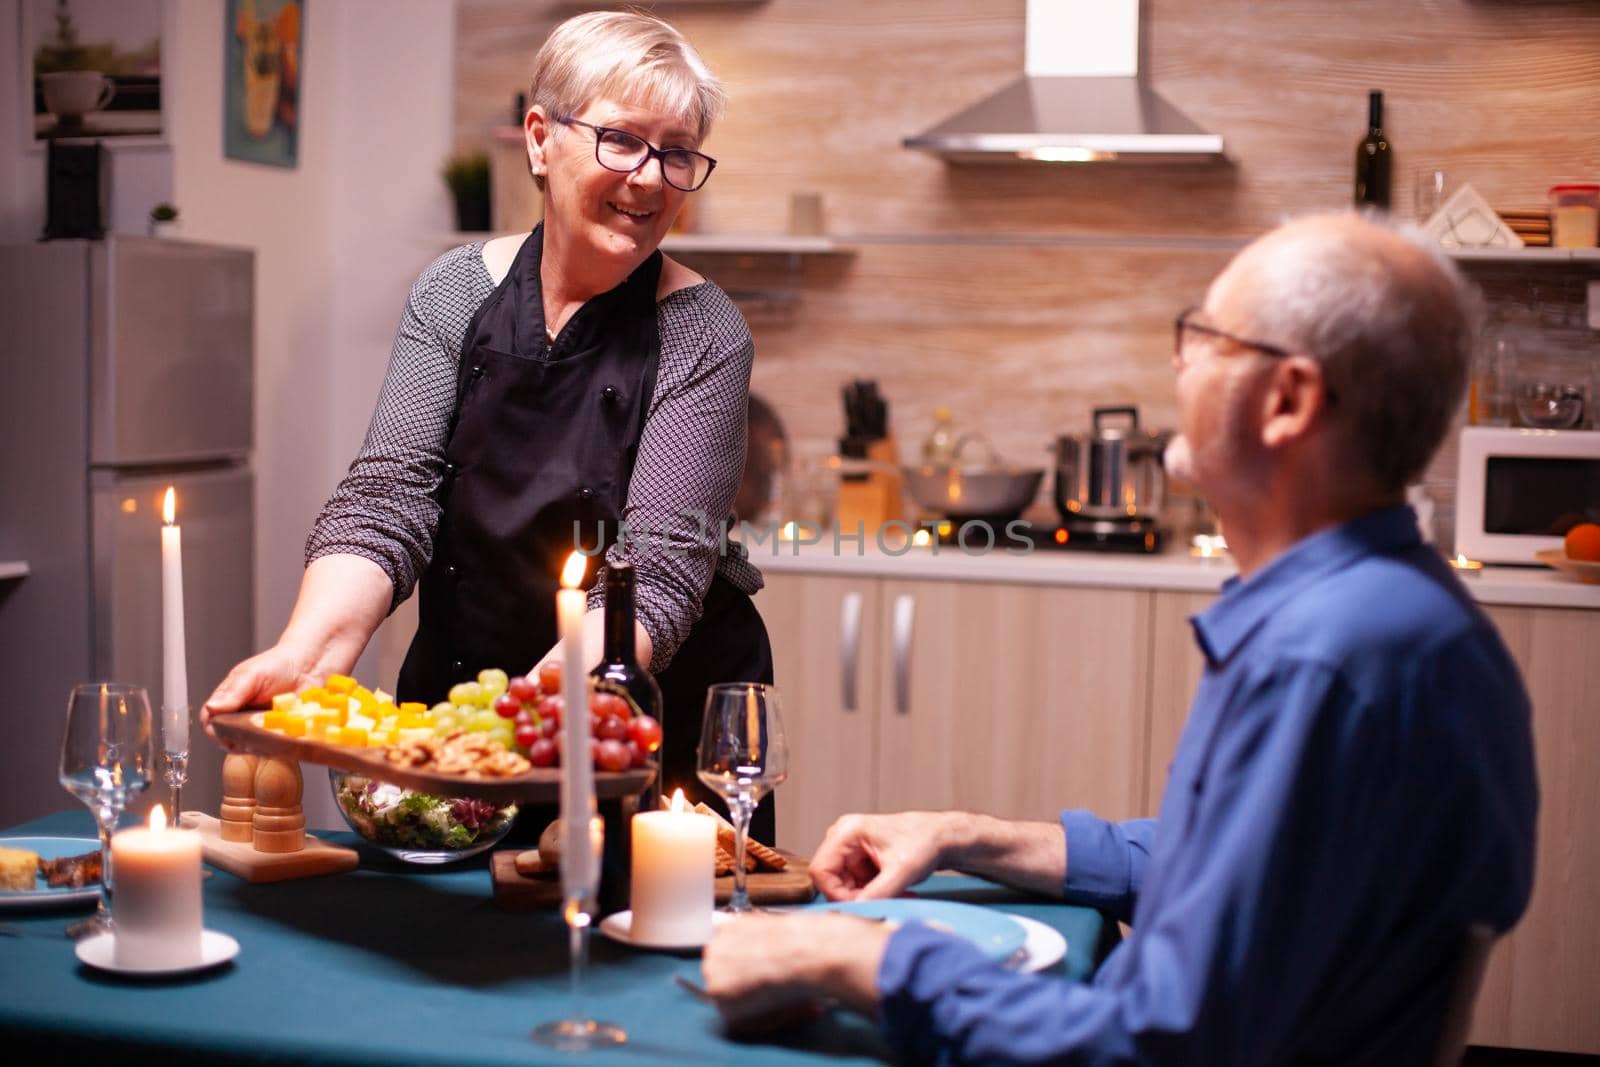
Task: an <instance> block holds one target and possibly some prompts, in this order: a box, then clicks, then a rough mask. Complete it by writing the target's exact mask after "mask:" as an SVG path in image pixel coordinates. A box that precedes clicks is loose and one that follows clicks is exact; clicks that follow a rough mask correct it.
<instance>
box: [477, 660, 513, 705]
mask: <svg viewBox="0 0 1600 1067" xmlns="http://www.w3.org/2000/svg"><path fill="white" fill-rule="evenodd" d="M478 684H479V685H481V686H482V687H483V691H484V692H485V693H487V694H488V695H489V699H488V701H486V703H489V704H493V703H494V698H495V697H497V696H499V695H500V694H501V693H504V692H505V691H506V687H507V686H509V685H510V684H511V679H510V678H509V677H507V676H506V672H505V671H503V670H501V669H500V668H498V667H486V668H484V669H483V670H481V671H479V672H478Z"/></svg>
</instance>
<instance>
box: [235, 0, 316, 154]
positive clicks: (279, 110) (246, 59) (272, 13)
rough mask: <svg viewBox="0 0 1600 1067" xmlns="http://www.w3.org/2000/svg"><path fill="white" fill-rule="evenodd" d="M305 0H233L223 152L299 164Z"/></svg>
mask: <svg viewBox="0 0 1600 1067" xmlns="http://www.w3.org/2000/svg"><path fill="white" fill-rule="evenodd" d="M304 25H305V2H304V0H228V12H227V20H226V22H225V23H224V26H223V34H224V36H225V38H226V40H225V41H224V43H223V73H222V80H223V108H222V152H223V155H225V156H226V157H227V158H229V159H240V160H244V161H246V162H249V163H265V164H268V165H270V166H274V167H294V166H295V165H296V163H297V162H298V161H299V149H300V77H301V65H300V57H301V29H302V27H303V26H304Z"/></svg>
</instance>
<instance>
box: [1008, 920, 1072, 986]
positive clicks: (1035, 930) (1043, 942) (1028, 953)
mask: <svg viewBox="0 0 1600 1067" xmlns="http://www.w3.org/2000/svg"><path fill="white" fill-rule="evenodd" d="M1006 914H1007V915H1008V916H1009V917H1010V918H1011V919H1013V920H1015V921H1016V923H1017V924H1018V925H1019V926H1021V927H1022V928H1023V930H1025V931H1027V934H1028V940H1026V941H1024V942H1023V943H1022V953H1023V956H1022V958H1021V959H1020V960H1018V961H1017V963H1016V964H1015V965H1014V967H1013V969H1014V970H1018V971H1022V972H1024V973H1026V974H1033V973H1034V972H1035V971H1042V970H1044V969H1045V968H1047V967H1054V966H1055V965H1056V964H1058V963H1060V962H1061V961H1062V960H1064V959H1066V958H1067V939H1066V938H1065V937H1062V936H1061V931H1060V930H1057V929H1056V928H1055V927H1053V926H1047V925H1045V924H1044V923H1042V922H1040V921H1039V920H1038V919H1030V918H1028V917H1027V916H1026V915H1012V914H1011V913H1010V912H1007V913H1006Z"/></svg>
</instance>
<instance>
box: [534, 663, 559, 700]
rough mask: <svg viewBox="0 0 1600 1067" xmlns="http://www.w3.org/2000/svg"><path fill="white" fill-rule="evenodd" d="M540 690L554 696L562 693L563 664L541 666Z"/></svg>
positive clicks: (544, 664)
mask: <svg viewBox="0 0 1600 1067" xmlns="http://www.w3.org/2000/svg"><path fill="white" fill-rule="evenodd" d="M539 688H540V689H543V690H544V691H545V693H546V694H548V695H552V696H553V695H554V694H556V693H559V692H561V664H559V663H553V662H552V663H542V664H540V665H539Z"/></svg>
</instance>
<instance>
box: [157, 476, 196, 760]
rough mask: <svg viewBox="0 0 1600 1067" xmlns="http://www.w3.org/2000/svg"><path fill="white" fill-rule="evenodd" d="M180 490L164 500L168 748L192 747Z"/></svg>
mask: <svg viewBox="0 0 1600 1067" xmlns="http://www.w3.org/2000/svg"><path fill="white" fill-rule="evenodd" d="M177 504H178V502H177V494H176V493H174V492H173V489H172V486H170V485H169V486H167V493H166V496H165V497H164V498H163V499H162V501H161V513H162V517H163V519H165V525H163V526H162V527H161V668H162V669H161V681H162V700H161V727H162V744H163V746H164V747H165V748H166V750H167V751H168V752H187V751H189V665H188V656H187V654H186V653H185V651H184V639H183V529H182V528H181V527H180V526H179V525H178V524H177V522H176V521H175V520H176V512H177Z"/></svg>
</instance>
